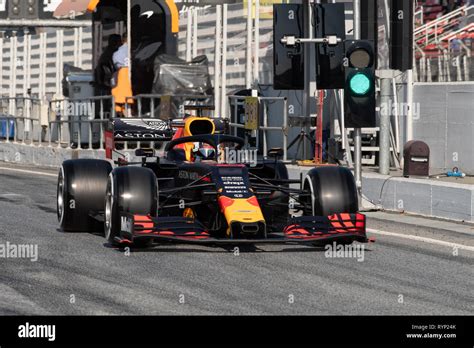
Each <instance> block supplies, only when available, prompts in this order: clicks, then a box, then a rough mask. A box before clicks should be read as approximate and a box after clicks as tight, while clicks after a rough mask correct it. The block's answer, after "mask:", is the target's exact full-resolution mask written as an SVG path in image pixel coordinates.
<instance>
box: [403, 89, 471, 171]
mask: <svg viewBox="0 0 474 348" xmlns="http://www.w3.org/2000/svg"><path fill="white" fill-rule="evenodd" d="M413 92H414V95H413V100H414V102H415V106H417V107H416V108H415V110H416V111H417V112H415V113H414V116H413V137H414V139H417V140H422V141H424V142H426V143H427V144H428V146H429V147H430V168H432V171H434V170H441V172H443V171H446V170H451V169H452V168H453V167H459V169H461V170H462V171H463V172H464V173H467V174H474V151H473V148H474V118H473V111H474V82H452V83H449V82H446V83H416V84H415V85H414V89H413ZM402 119H403V118H402ZM403 121H404V119H403ZM401 127H404V125H402V126H401ZM402 129H404V128H402Z"/></svg>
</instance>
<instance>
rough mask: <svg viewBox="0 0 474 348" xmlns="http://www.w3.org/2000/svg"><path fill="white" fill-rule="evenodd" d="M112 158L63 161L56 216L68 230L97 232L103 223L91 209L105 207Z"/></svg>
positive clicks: (60, 223) (59, 176)
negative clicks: (95, 218)
mask: <svg viewBox="0 0 474 348" xmlns="http://www.w3.org/2000/svg"><path fill="white" fill-rule="evenodd" d="M111 171H112V166H111V164H110V163H109V162H107V161H103V160H95V159H76V160H67V161H64V162H63V164H62V165H61V169H60V170H59V175H58V185H57V194H56V207H57V216H58V221H59V225H60V227H61V229H62V230H63V231H65V232H95V231H98V230H99V229H100V224H98V223H97V222H96V220H94V219H93V218H91V217H90V215H89V214H90V213H91V212H98V211H101V210H102V209H103V202H104V196H105V191H106V185H107V177H108V175H109V173H110V172H111Z"/></svg>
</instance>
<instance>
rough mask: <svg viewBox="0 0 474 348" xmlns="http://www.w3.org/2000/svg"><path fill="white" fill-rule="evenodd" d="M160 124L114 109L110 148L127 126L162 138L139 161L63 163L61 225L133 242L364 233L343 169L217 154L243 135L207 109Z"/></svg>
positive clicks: (323, 240)
mask: <svg viewBox="0 0 474 348" xmlns="http://www.w3.org/2000/svg"><path fill="white" fill-rule="evenodd" d="M124 122H125V123H127V124H128V126H126V125H125V126H124ZM161 122H163V124H162V123H161ZM166 124H167V123H166V122H165V121H161V120H156V119H153V120H149V121H147V120H143V119H141V120H130V119H128V120H127V119H122V120H118V119H117V120H115V121H114V124H112V127H113V128H111V129H112V130H111V132H110V133H109V141H107V136H106V144H108V145H107V146H108V147H109V148H108V154H109V155H110V153H111V149H110V146H113V142H114V141H117V140H123V139H124V138H127V132H128V133H129V134H133V136H131V138H133V139H134V140H140V141H150V140H153V141H157V139H160V140H163V141H165V140H166V141H167V142H166V146H165V148H164V153H163V154H162V155H160V156H158V155H156V153H155V152H156V151H155V150H154V149H138V150H136V155H138V156H140V157H141V161H138V162H135V163H133V162H127V161H126V160H124V159H123V158H120V159H119V160H118V161H115V164H117V165H115V166H113V165H112V164H111V163H112V161H111V160H96V159H75V160H67V161H65V162H64V163H63V164H62V166H61V169H60V172H59V177H58V189H57V213H58V219H59V223H60V226H61V228H62V229H63V230H64V231H84V232H85V231H95V230H103V231H104V234H105V237H106V239H107V240H108V242H109V243H111V244H112V245H115V246H127V245H133V246H136V247H139V246H141V247H143V246H147V245H149V244H150V243H152V242H155V243H161V242H163V243H164V242H176V243H178V242H182V243H199V244H210V245H219V244H231V245H232V244H233V245H238V244H245V243H247V244H261V243H304V244H310V245H320V246H323V245H325V244H331V243H333V242H334V241H336V242H338V243H344V244H346V243H351V242H353V241H358V242H367V241H368V240H367V237H366V231H365V216H364V215H363V214H361V213H359V211H358V197H357V190H356V185H355V182H354V178H353V175H352V173H351V172H350V171H349V170H348V169H346V168H342V167H338V166H327V167H319V168H313V169H311V170H310V171H309V172H308V173H307V174H306V175H305V176H304V177H301V178H300V179H297V180H292V179H289V176H288V170H287V167H286V165H285V164H284V163H283V162H282V161H280V160H279V157H281V155H282V150H281V149H271V150H270V151H269V153H268V158H269V159H257V160H256V161H255V162H253V163H223V162H225V161H222V160H221V159H222V156H221V154H222V151H240V150H242V149H243V147H244V140H243V139H241V138H238V137H234V136H230V135H226V134H222V133H221V132H218V131H217V129H216V122H214V121H213V120H211V119H208V118H203V117H189V118H187V119H186V120H185V121H184V122H183V124H182V125H181V126H180V127H177V129H174V130H171V129H170V127H166ZM123 127H134V128H133V130H130V131H127V130H125V131H124V129H123ZM140 134H141V135H140ZM173 134H174V136H173ZM160 136H161V138H160Z"/></svg>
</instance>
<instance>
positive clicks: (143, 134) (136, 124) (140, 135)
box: [104, 118, 174, 158]
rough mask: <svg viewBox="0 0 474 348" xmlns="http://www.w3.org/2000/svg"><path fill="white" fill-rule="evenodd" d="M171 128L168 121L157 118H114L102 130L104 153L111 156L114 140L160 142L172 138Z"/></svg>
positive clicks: (108, 156)
mask: <svg viewBox="0 0 474 348" xmlns="http://www.w3.org/2000/svg"><path fill="white" fill-rule="evenodd" d="M173 133H174V132H173V128H172V126H171V123H170V122H169V121H163V120H160V119H157V118H114V119H113V120H111V122H108V124H107V128H106V130H105V132H104V138H105V154H106V157H107V158H112V152H113V151H114V150H115V142H116V141H126V142H139V141H150V142H162V141H169V140H171V139H172V138H173Z"/></svg>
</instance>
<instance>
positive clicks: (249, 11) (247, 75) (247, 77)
mask: <svg viewBox="0 0 474 348" xmlns="http://www.w3.org/2000/svg"><path fill="white" fill-rule="evenodd" d="M252 3H253V0H247V53H246V58H247V62H246V66H245V88H247V89H250V88H251V87H252V5H253V4H252Z"/></svg>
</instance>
